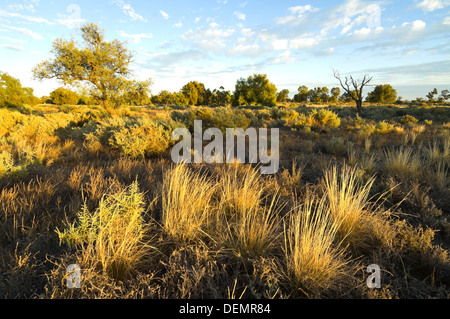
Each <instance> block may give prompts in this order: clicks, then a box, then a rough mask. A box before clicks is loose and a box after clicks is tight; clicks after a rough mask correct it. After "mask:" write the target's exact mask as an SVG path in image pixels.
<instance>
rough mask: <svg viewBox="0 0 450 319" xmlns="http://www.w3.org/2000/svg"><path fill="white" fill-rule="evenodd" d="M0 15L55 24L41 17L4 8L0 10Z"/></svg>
mask: <svg viewBox="0 0 450 319" xmlns="http://www.w3.org/2000/svg"><path fill="white" fill-rule="evenodd" d="M0 17H4V18H19V19H23V20H25V21H28V22H36V23H45V24H48V25H52V24H55V23H54V22H51V21H49V20H47V19H44V18H41V17H33V16H27V15H22V14H19V13H15V12H8V11H4V10H0Z"/></svg>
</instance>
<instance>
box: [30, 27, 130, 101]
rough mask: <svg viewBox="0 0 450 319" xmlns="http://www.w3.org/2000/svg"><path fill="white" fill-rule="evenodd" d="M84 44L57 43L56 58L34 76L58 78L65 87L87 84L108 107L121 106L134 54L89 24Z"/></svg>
mask: <svg viewBox="0 0 450 319" xmlns="http://www.w3.org/2000/svg"><path fill="white" fill-rule="evenodd" d="M80 31H81V37H82V39H83V45H81V46H80V45H79V44H78V42H76V41H75V40H74V39H73V38H72V39H71V40H70V41H66V40H63V39H56V40H55V41H54V42H53V50H52V53H53V54H54V58H53V59H50V60H47V61H44V62H41V63H40V64H38V65H37V66H36V67H35V68H34V69H33V74H34V77H35V78H37V79H39V80H43V79H58V80H60V81H62V82H63V83H64V84H70V85H73V84H75V83H77V82H83V83H87V84H89V85H91V86H93V87H94V88H95V90H94V92H95V93H96V95H97V96H96V97H97V98H98V99H99V101H100V102H101V103H102V104H103V105H104V106H107V105H108V103H110V102H112V103H113V106H118V105H119V104H120V99H121V96H120V93H123V91H124V87H127V86H129V85H130V82H129V80H127V77H129V76H130V75H131V70H130V64H131V63H132V62H133V53H131V52H129V51H128V49H127V48H126V46H125V44H124V43H122V42H120V41H118V40H117V39H116V40H113V41H111V42H109V41H106V39H105V36H104V31H103V30H101V29H100V28H99V27H98V26H97V25H95V24H93V23H88V24H85V25H83V26H82V27H81V28H80Z"/></svg>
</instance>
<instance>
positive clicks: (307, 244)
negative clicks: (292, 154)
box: [279, 197, 347, 297]
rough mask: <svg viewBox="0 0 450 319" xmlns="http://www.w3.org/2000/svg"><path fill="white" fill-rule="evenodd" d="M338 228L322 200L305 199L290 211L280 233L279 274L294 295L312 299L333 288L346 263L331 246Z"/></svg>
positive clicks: (336, 248) (335, 247)
mask: <svg viewBox="0 0 450 319" xmlns="http://www.w3.org/2000/svg"><path fill="white" fill-rule="evenodd" d="M339 228H340V224H339V223H338V222H337V220H336V219H334V218H333V217H332V213H331V210H329V209H328V208H327V207H326V206H325V201H324V199H322V200H314V199H313V198H312V197H307V198H306V201H305V203H304V204H303V205H297V206H296V207H295V208H294V209H293V211H292V212H291V214H290V216H289V219H288V223H287V225H286V226H285V230H284V236H285V248H284V258H285V263H284V264H282V266H279V271H280V273H281V274H282V276H283V278H284V280H286V282H288V285H289V286H290V287H291V289H292V293H293V294H294V295H302V294H306V295H307V296H311V297H312V296H315V295H318V294H320V293H321V292H323V291H324V290H326V289H332V288H333V286H334V288H336V287H335V285H336V283H337V282H338V281H339V280H341V279H342V276H343V274H344V272H345V265H346V263H347V262H346V260H345V258H344V256H343V253H342V251H341V250H339V247H338V246H336V245H335V243H336V236H337V235H338V232H339Z"/></svg>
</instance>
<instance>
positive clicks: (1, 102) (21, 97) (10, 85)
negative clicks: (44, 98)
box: [0, 72, 39, 107]
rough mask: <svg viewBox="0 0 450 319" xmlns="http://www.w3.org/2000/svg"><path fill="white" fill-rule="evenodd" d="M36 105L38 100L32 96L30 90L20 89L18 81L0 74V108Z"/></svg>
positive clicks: (2, 73)
mask: <svg viewBox="0 0 450 319" xmlns="http://www.w3.org/2000/svg"><path fill="white" fill-rule="evenodd" d="M36 103H39V99H38V98H37V97H35V96H34V94H33V89H32V88H27V87H22V84H21V83H20V81H19V80H18V79H16V78H14V77H12V76H10V75H9V74H8V73H4V72H0V107H9V106H21V105H23V104H36Z"/></svg>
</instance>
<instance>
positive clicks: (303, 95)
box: [294, 85, 309, 103]
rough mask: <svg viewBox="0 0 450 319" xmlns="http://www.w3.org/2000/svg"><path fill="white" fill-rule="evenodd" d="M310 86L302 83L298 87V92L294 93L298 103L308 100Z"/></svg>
mask: <svg viewBox="0 0 450 319" xmlns="http://www.w3.org/2000/svg"><path fill="white" fill-rule="evenodd" d="M308 92H309V91H308V87H306V86H304V85H302V86H300V87H299V88H298V93H297V94H295V95H294V101H295V102H298V103H306V102H308Z"/></svg>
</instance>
